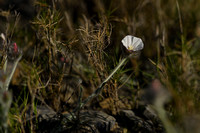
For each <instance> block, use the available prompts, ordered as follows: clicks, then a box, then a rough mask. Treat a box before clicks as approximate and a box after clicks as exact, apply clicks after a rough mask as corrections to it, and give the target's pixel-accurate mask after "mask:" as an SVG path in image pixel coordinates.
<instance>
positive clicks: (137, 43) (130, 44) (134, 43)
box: [122, 35, 144, 51]
mask: <svg viewBox="0 0 200 133" xmlns="http://www.w3.org/2000/svg"><path fill="white" fill-rule="evenodd" d="M122 43H123V45H124V46H125V47H126V48H127V49H128V50H129V51H139V50H142V49H143V48H144V43H143V42H142V39H140V38H138V37H135V36H131V35H127V36H125V37H124V38H123V39H122Z"/></svg>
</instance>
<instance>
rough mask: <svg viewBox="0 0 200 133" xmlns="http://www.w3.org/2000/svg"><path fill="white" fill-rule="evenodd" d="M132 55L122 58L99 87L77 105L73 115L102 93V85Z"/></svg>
mask: <svg viewBox="0 0 200 133" xmlns="http://www.w3.org/2000/svg"><path fill="white" fill-rule="evenodd" d="M131 56H132V55H129V56H128V57H126V58H124V59H123V60H121V62H120V63H119V64H118V65H117V66H116V67H115V69H114V70H113V71H112V72H111V73H110V75H109V76H108V77H107V78H106V79H105V80H104V81H103V82H102V83H101V84H100V85H99V87H98V88H97V89H96V90H95V91H94V92H93V93H92V94H91V95H90V96H89V97H88V98H87V99H85V100H84V101H83V102H82V103H80V104H79V106H78V107H76V108H75V110H74V113H75V112H76V111H78V110H79V109H81V108H82V107H83V106H85V105H86V104H87V103H88V102H89V101H91V100H92V99H93V98H95V97H97V96H98V95H99V94H100V92H101V91H102V89H103V87H104V85H105V84H106V83H107V82H108V80H110V78H111V77H112V76H113V75H114V74H115V73H116V72H117V70H119V68H120V67H121V66H122V65H123V64H124V63H125V62H126V61H127V60H128V58H129V57H131Z"/></svg>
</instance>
